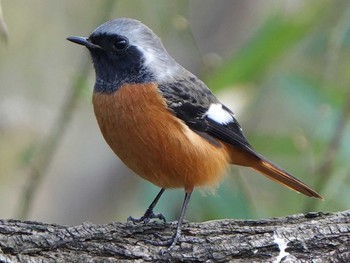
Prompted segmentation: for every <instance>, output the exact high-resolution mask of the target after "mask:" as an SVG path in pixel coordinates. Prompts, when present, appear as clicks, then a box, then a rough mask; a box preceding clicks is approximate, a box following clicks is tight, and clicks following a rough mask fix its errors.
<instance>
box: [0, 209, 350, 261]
mask: <svg viewBox="0 0 350 263" xmlns="http://www.w3.org/2000/svg"><path fill="white" fill-rule="evenodd" d="M175 226H176V225H175V224H174V223H159V222H153V223H149V224H147V225H144V224H140V225H135V224H132V223H119V222H115V223H111V224H106V225H95V224H92V223H83V224H82V225H78V226H60V225H55V224H44V223H38V222H28V221H18V220H1V221H0V262H119V261H120V260H127V261H131V260H137V261H139V262H140V261H150V262H154V261H171V262H173V261H195V262H198V261H215V262H227V261H229V260H234V262H287V261H286V260H287V259H288V260H290V261H288V262H311V260H313V261H312V262H350V211H345V212H338V213H329V214H324V213H308V214H298V215H293V216H288V217H284V218H273V219H265V220H257V221H253V220H244V221H243V220H231V219H227V220H219V221H209V222H204V223H185V224H184V227H183V235H182V238H181V239H180V243H179V244H178V245H177V246H175V247H174V249H173V250H171V251H167V250H166V248H165V247H157V246H154V245H152V244H150V243H147V241H145V240H153V241H154V240H158V241H159V239H161V238H162V237H166V238H170V237H171V236H172V234H173V233H174V230H175Z"/></svg>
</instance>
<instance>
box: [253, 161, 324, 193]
mask: <svg viewBox="0 0 350 263" xmlns="http://www.w3.org/2000/svg"><path fill="white" fill-rule="evenodd" d="M251 167H252V168H253V169H255V170H257V171H259V172H260V173H262V174H263V175H265V176H266V177H268V178H270V179H272V180H274V181H275V182H277V183H280V184H281V185H283V186H286V187H288V188H290V189H293V190H295V191H297V192H299V193H302V194H304V195H307V196H310V197H315V198H319V199H323V197H322V196H321V195H319V194H318V193H317V192H315V191H314V190H312V189H311V188H310V187H309V186H307V185H306V184H304V183H303V182H302V181H300V180H298V179H297V178H295V177H294V176H292V175H290V174H289V173H287V172H286V171H284V170H282V169H280V168H278V167H277V166H275V165H274V164H272V163H271V162H269V161H268V160H266V159H264V158H262V157H260V160H256V161H255V162H254V164H253V165H252V166H251Z"/></svg>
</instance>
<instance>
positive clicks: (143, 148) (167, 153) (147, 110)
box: [93, 83, 229, 191]
mask: <svg viewBox="0 0 350 263" xmlns="http://www.w3.org/2000/svg"><path fill="white" fill-rule="evenodd" d="M93 104H94V110H95V115H96V118H97V121H98V124H99V126H100V129H101V131H102V134H103V136H104V138H105V140H106V141H107V143H108V144H109V146H110V147H111V148H112V149H113V151H114V152H115V153H116V154H117V155H118V157H119V158H120V159H121V160H122V161H123V162H124V163H125V164H126V165H127V166H128V167H129V168H130V169H132V170H133V171H134V172H135V173H137V174H138V175H140V176H141V177H143V178H144V179H146V180H148V181H150V182H152V183H153V184H155V185H157V186H159V187H162V188H179V187H183V188H185V189H186V190H187V191H192V190H193V188H194V187H197V186H215V185H216V184H217V183H218V182H219V180H220V179H221V178H222V176H223V175H224V173H225V171H226V169H227V166H228V163H229V156H228V154H227V151H226V146H224V145H222V146H221V147H218V146H214V145H212V144H210V143H209V142H208V141H206V140H204V139H203V138H202V137H200V136H199V135H197V134H196V133H194V132H193V131H192V130H190V129H189V128H188V126H187V125H185V124H184V123H183V122H182V121H181V120H180V119H178V118H176V117H175V116H174V115H173V114H171V113H170V112H169V110H168V109H167V106H166V103H165V101H164V100H163V98H162V97H161V95H160V94H159V93H158V91H157V86H156V85H155V84H152V83H149V84H142V85H140V84H137V85H136V84H135V85H130V84H129V85H123V86H122V87H120V88H119V89H118V91H117V92H115V93H113V94H103V93H95V94H94V95H93Z"/></svg>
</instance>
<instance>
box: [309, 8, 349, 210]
mask: <svg viewBox="0 0 350 263" xmlns="http://www.w3.org/2000/svg"><path fill="white" fill-rule="evenodd" d="M349 16H350V4H348V5H347V7H346V9H345V11H344V12H343V14H342V16H340V18H339V20H338V23H337V25H336V27H335V28H334V30H333V32H332V34H331V36H330V41H329V50H328V56H327V58H328V59H327V64H326V69H325V74H324V75H325V80H324V82H325V85H328V83H330V82H331V81H333V79H334V76H335V74H336V70H337V65H338V59H339V52H340V49H341V45H342V43H343V41H344V38H345V37H346V35H347V34H346V33H347V32H348V31H349V29H350V26H349ZM349 117H350V92H349V93H348V95H347V97H346V100H345V102H344V106H343V110H342V112H341V115H340V117H339V120H338V123H337V125H336V126H335V129H334V133H333V135H332V137H331V140H330V142H329V145H328V147H327V149H326V151H325V153H324V156H323V158H322V159H321V162H320V165H319V167H318V169H316V175H317V178H318V180H317V182H316V184H315V188H316V190H317V191H319V192H320V193H322V192H323V191H324V190H325V188H326V186H327V184H328V182H329V181H330V179H331V177H332V175H333V173H332V171H333V167H334V161H335V157H336V154H337V152H338V150H339V147H340V142H341V140H342V138H343V135H344V131H345V129H346V124H347V123H348V121H349ZM317 204H318V202H315V200H310V201H308V202H307V203H306V205H305V209H304V211H312V210H315V209H316V207H317Z"/></svg>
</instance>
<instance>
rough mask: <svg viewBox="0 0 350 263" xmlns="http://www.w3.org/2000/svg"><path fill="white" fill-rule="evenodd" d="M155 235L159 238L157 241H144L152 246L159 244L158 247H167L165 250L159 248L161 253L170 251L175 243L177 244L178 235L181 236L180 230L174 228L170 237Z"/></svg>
mask: <svg viewBox="0 0 350 263" xmlns="http://www.w3.org/2000/svg"><path fill="white" fill-rule="evenodd" d="M156 236H157V237H158V238H159V239H160V240H158V241H156V240H144V242H146V243H148V244H151V245H154V246H160V247H168V248H167V249H165V250H161V253H162V254H164V253H167V252H170V251H171V250H172V249H173V248H174V247H175V245H176V244H177V242H178V241H179V239H180V237H181V231H178V230H176V233H175V235H173V237H172V238H170V239H169V238H164V237H163V236H161V235H159V234H156Z"/></svg>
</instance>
